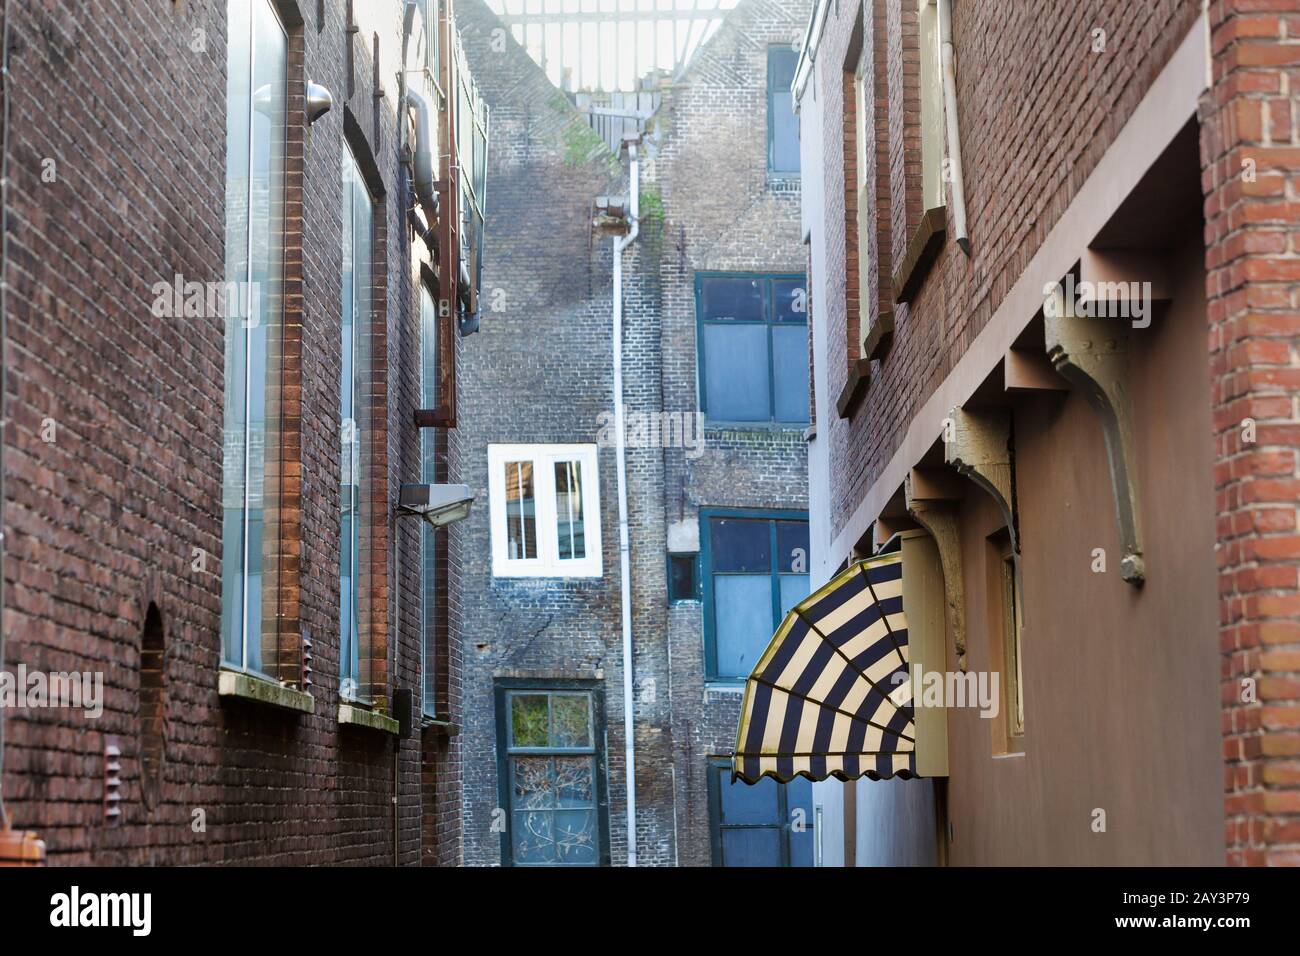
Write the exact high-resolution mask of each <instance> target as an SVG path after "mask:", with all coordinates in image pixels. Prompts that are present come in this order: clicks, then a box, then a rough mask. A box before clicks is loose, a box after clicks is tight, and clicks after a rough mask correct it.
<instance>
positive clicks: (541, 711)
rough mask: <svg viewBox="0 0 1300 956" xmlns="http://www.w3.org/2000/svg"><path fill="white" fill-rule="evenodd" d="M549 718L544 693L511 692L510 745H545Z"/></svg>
mask: <svg viewBox="0 0 1300 956" xmlns="http://www.w3.org/2000/svg"><path fill="white" fill-rule="evenodd" d="M549 719H550V717H549V714H548V711H547V697H546V695H545V694H511V695H510V744H511V746H513V747H545V746H546V745H547V742H548V741H549V739H550V735H549V733H548V730H547V727H548V722H549Z"/></svg>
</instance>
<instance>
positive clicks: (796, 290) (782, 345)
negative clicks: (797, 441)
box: [695, 273, 808, 425]
mask: <svg viewBox="0 0 1300 956" xmlns="http://www.w3.org/2000/svg"><path fill="white" fill-rule="evenodd" d="M807 302H808V299H807V286H806V284H805V280H804V277H803V276H761V275H741V274H728V273H699V274H697V275H696V277H695V309H696V315H697V316H698V317H699V368H700V401H701V404H702V405H703V406H704V412H705V416H706V418H707V420H708V421H710V422H720V423H725V424H754V423H778V424H791V425H806V424H807V423H808V307H807Z"/></svg>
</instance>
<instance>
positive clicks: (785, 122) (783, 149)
mask: <svg viewBox="0 0 1300 956" xmlns="http://www.w3.org/2000/svg"><path fill="white" fill-rule="evenodd" d="M771 123H772V170H773V171H774V172H778V173H797V172H798V171H799V118H798V117H797V116H795V115H794V95H793V94H792V93H790V92H789V91H786V92H783V93H773V94H772V115H771Z"/></svg>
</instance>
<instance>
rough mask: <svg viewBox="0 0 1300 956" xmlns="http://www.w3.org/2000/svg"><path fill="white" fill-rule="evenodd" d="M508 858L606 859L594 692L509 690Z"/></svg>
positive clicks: (535, 862)
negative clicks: (603, 845) (604, 856)
mask: <svg viewBox="0 0 1300 956" xmlns="http://www.w3.org/2000/svg"><path fill="white" fill-rule="evenodd" d="M501 716H502V717H503V718H504V721H505V727H504V740H503V741H502V744H504V760H503V761H502V766H501V769H502V770H503V771H504V773H505V789H506V791H507V793H508V796H509V806H508V808H506V809H507V812H508V820H507V821H506V825H507V827H508V830H509V842H508V848H509V855H508V859H509V862H511V863H513V864H514V865H515V866H597V865H599V864H600V863H601V862H602V856H603V849H602V833H601V829H602V828H601V802H602V801H601V781H600V761H599V751H598V747H599V742H600V734H599V733H598V731H597V714H596V711H595V700H594V698H593V695H592V694H591V693H590V692H589V691H583V690H552V689H544V688H539V689H519V690H507V691H505V692H504V707H503V708H502V711H501Z"/></svg>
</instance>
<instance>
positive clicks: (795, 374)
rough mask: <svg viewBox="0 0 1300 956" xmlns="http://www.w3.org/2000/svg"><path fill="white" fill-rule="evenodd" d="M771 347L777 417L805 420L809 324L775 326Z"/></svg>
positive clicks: (797, 420) (806, 411)
mask: <svg viewBox="0 0 1300 956" xmlns="http://www.w3.org/2000/svg"><path fill="white" fill-rule="evenodd" d="M772 351H773V355H772V366H773V369H772V370H773V378H774V379H775V382H776V420H777V421H779V422H806V421H808V327H807V326H802V325H789V326H781V325H778V326H774V327H773V328H772ZM711 408H712V406H710V409H711Z"/></svg>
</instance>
